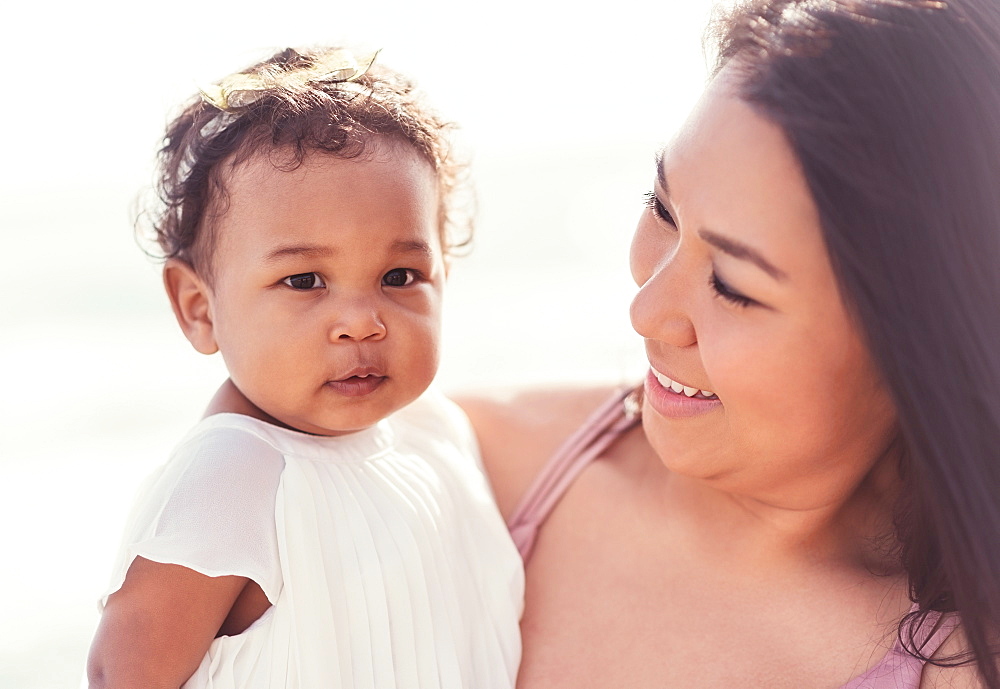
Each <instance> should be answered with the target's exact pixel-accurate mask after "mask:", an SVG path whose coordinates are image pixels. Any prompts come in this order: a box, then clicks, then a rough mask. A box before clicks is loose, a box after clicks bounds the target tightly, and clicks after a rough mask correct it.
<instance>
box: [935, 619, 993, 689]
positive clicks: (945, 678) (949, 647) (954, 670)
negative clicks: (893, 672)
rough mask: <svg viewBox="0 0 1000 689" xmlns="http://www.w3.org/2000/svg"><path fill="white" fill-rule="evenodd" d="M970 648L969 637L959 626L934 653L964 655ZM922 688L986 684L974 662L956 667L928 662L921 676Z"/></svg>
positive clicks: (980, 688) (970, 688) (972, 688)
mask: <svg viewBox="0 0 1000 689" xmlns="http://www.w3.org/2000/svg"><path fill="white" fill-rule="evenodd" d="M968 650H969V642H968V639H967V637H966V636H965V633H964V632H963V631H962V627H961V626H959V627H958V628H957V629H955V631H954V632H952V633H951V635H950V636H949V637H948V638H947V639H946V640H945V642H944V643H943V644H941V648H939V649H938V651H937V653H935V654H934V657H935V658H940V659H947V658H951V657H955V656H962V655H965V654H966V653H967V652H968ZM920 689H986V685H985V684H984V683H983V681H982V679H981V678H980V676H979V672H978V671H977V670H976V666H975V664H974V663H965V664H962V665H957V666H955V667H941V666H939V665H934V664H933V663H927V664H926V665H925V666H924V672H923V674H922V675H921V677H920Z"/></svg>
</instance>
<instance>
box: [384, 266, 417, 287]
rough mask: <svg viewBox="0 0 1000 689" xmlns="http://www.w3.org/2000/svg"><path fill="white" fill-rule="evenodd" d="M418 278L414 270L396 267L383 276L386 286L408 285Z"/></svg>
mask: <svg viewBox="0 0 1000 689" xmlns="http://www.w3.org/2000/svg"><path fill="white" fill-rule="evenodd" d="M416 279H417V276H416V275H415V273H414V271H412V270H410V269H409V268H394V269H393V270H390V271H389V272H388V273H386V274H385V275H383V276H382V284H383V285H385V286H386V287H406V286H407V285H409V284H411V283H412V282H413V281H414V280H416Z"/></svg>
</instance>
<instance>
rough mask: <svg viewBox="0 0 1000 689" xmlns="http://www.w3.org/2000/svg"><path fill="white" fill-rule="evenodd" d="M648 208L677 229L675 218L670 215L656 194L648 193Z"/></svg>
mask: <svg viewBox="0 0 1000 689" xmlns="http://www.w3.org/2000/svg"><path fill="white" fill-rule="evenodd" d="M645 196H646V208H648V209H650V210H651V211H653V212H654V213H656V216H657V217H658V218H659V219H660V220H662V221H663V222H665V223H668V224H670V225H673V226H674V227H677V223H675V222H674V218H673V216H672V215H670V211H668V210H667V207H666V206H664V205H663V204H662V203H660V199H658V198H657V197H656V193H655V192H652V191H647V192H646V194H645Z"/></svg>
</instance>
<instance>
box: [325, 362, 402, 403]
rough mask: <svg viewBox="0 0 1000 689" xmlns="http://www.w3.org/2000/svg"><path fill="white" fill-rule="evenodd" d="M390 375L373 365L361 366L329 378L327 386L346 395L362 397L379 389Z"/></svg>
mask: <svg viewBox="0 0 1000 689" xmlns="http://www.w3.org/2000/svg"><path fill="white" fill-rule="evenodd" d="M388 379H389V377H388V376H384V375H382V372H381V371H380V370H379V369H377V368H375V367H372V366H360V367H358V368H354V369H352V370H350V371H348V372H347V374H346V375H344V376H341V377H340V378H337V379H335V380H328V381H327V382H326V387H328V388H331V389H332V390H333V391H334V392H337V393H340V394H341V395H344V396H346V397H362V396H364V395H368V394H371V393H373V392H375V390H377V389H378V388H379V387H380V386H381V385H382V383H384V382H385V381H386V380H388Z"/></svg>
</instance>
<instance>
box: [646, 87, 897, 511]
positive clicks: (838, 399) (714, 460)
mask: <svg viewBox="0 0 1000 689" xmlns="http://www.w3.org/2000/svg"><path fill="white" fill-rule="evenodd" d="M736 85H737V84H736V81H735V77H734V74H733V73H732V71H731V70H723V72H722V73H721V74H720V75H719V77H718V78H716V79H715V81H714V82H713V83H712V85H711V86H710V87H709V89H708V91H707V92H706V94H705V96H704V97H703V98H702V101H701V102H700V103H699V105H698V106H697V107H696V109H695V111H694V112H693V114H692V115H691V117H690V118H689V119H688V121H687V122H686V124H685V125H684V127H683V128H682V130H681V132H680V134H679V135H678V136H677V138H676V139H675V140H674V141H673V143H671V144H670V145H669V146H667V148H666V149H664V151H663V153H662V156H661V157H660V159H659V160H658V161H657V170H656V181H655V183H654V191H653V195H652V196H651V197H650V203H649V204H648V207H647V209H646V210H645V211H644V212H643V215H642V218H641V220H640V222H639V226H638V228H637V230H636V234H635V238H634V240H633V243H632V251H631V267H632V275H633V277H634V278H635V281H636V282H637V283H638V285H639V287H640V289H639V293H638V294H637V295H636V297H635V300H634V301H633V303H632V310H631V315H632V323H633V326H634V327H635V329H636V330H637V331H638V332H639V334H640V335H642V336H643V337H644V338H645V341H646V352H647V356H648V357H649V363H650V366H651V368H652V371H651V372H650V375H649V376H648V377H647V380H646V390H645V393H646V394H645V408H644V410H643V415H644V416H643V422H644V425H645V429H646V433H647V436H648V437H649V440H650V442H651V443H652V445H653V447H654V449H655V450H656V451H657V453H658V454H659V456H660V457H661V458H662V460H663V462H664V463H665V464H666V465H667V466H668V467H669V468H670V469H671V470H672V471H674V472H676V473H680V474H685V475H688V476H692V477H697V478H699V479H703V480H707V481H709V482H711V483H712V484H713V485H716V486H718V487H720V488H722V489H724V490H729V491H732V492H736V493H742V494H746V495H751V496H754V497H757V498H760V499H762V500H764V501H767V502H773V503H775V504H781V505H782V506H787V507H792V508H797V509H808V508H810V507H815V506H820V505H823V504H829V503H831V502H832V501H835V500H837V499H838V498H840V499H842V498H846V496H847V495H849V494H850V492H851V491H853V489H854V488H855V487H857V485H858V484H859V483H860V481H861V480H862V478H863V477H864V475H865V474H866V473H867V472H868V471H869V470H870V468H871V467H872V464H873V463H874V461H875V460H876V459H877V458H878V457H879V456H881V455H883V454H884V453H885V451H886V449H887V447H888V446H889V444H890V442H891V438H892V436H893V433H894V425H895V424H894V422H895V414H894V411H893V407H892V404H891V402H890V400H889V395H888V393H887V392H886V390H884V389H883V386H882V384H881V382H880V380H879V376H878V375H877V373H876V372H875V369H874V366H873V364H872V361H871V360H870V357H869V355H868V352H867V350H866V348H865V346H864V344H863V342H862V340H861V337H860V335H859V332H858V329H857V327H856V325H855V323H854V321H853V320H852V318H851V317H850V315H849V314H848V312H847V311H846V309H845V306H844V304H843V302H842V301H841V298H840V295H839V293H838V288H837V284H836V281H835V279H834V275H833V270H832V268H831V265H830V260H829V257H828V255H827V252H826V248H825V246H824V243H823V239H822V236H821V232H820V223H819V216H818V212H817V209H816V206H815V204H814V203H813V200H812V197H811V195H810V193H809V189H808V187H807V184H806V181H805V179H804V177H803V175H802V172H801V170H800V169H799V166H798V163H797V160H796V158H795V156H794V153H793V152H792V149H791V147H790V146H789V144H788V142H787V140H786V139H785V136H784V134H783V132H782V131H781V129H779V128H778V127H777V126H775V125H773V124H771V123H770V122H769V121H768V120H767V119H764V117H762V116H761V115H759V114H758V113H757V112H755V111H754V109H753V108H752V107H751V106H750V105H748V104H747V103H746V102H744V101H742V100H740V99H739V98H738V97H737V96H736V95H735V94H736ZM672 382H673V389H671V383H672ZM682 386H683V387H682ZM675 389H676V390H680V391H679V392H674V390H675Z"/></svg>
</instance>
